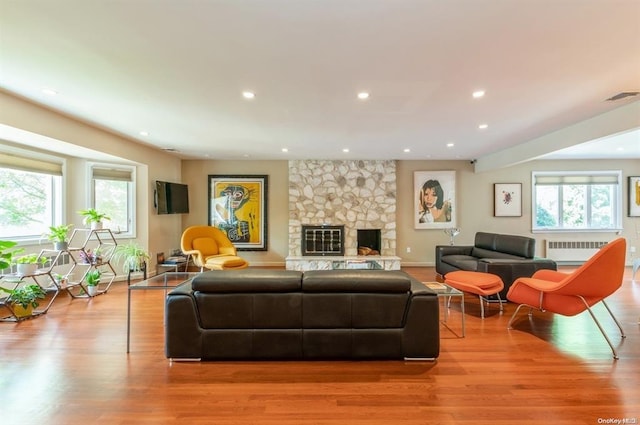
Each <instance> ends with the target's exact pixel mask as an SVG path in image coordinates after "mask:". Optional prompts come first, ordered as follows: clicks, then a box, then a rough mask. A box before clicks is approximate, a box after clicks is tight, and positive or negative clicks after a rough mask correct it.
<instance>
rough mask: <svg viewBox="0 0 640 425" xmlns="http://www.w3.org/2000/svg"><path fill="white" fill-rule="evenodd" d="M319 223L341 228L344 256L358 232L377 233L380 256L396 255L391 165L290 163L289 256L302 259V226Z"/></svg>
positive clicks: (393, 171) (393, 166) (393, 170)
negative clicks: (365, 230)
mask: <svg viewBox="0 0 640 425" xmlns="http://www.w3.org/2000/svg"><path fill="white" fill-rule="evenodd" d="M321 224H328V225H344V226H345V238H344V242H345V255H357V230H358V229H380V232H381V238H382V247H381V248H382V249H381V254H382V255H383V256H384V255H396V163H395V161H364V160H359V161H329V160H327V161H323V160H313V161H289V255H290V256H298V255H301V248H300V244H301V231H302V225H321Z"/></svg>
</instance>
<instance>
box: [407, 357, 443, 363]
mask: <svg viewBox="0 0 640 425" xmlns="http://www.w3.org/2000/svg"><path fill="white" fill-rule="evenodd" d="M404 360H405V361H406V362H435V361H436V358H435V357H405V358H404Z"/></svg>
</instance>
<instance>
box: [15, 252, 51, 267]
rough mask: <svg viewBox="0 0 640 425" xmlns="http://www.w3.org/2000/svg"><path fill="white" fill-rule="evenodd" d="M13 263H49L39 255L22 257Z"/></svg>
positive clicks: (16, 258)
mask: <svg viewBox="0 0 640 425" xmlns="http://www.w3.org/2000/svg"><path fill="white" fill-rule="evenodd" d="M13 262H14V263H15V264H40V265H44V264H45V263H46V262H47V259H46V258H45V257H40V256H39V255H38V254H26V255H22V256H20V257H15V258H14V260H13Z"/></svg>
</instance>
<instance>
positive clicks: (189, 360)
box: [169, 357, 202, 363]
mask: <svg viewBox="0 0 640 425" xmlns="http://www.w3.org/2000/svg"><path fill="white" fill-rule="evenodd" d="M201 360H202V359H201V358H199V357H198V358H196V359H182V358H180V357H170V358H169V363H173V362H180V363H185V362H199V361H201Z"/></svg>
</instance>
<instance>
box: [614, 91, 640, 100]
mask: <svg viewBox="0 0 640 425" xmlns="http://www.w3.org/2000/svg"><path fill="white" fill-rule="evenodd" d="M638 94H640V92H637V91H623V92H621V93H618V94H617V95H615V96H611V97H610V98H609V99H607V102H615V101H616V100H621V99H624V98H626V97H633V96H637V95H638Z"/></svg>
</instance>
